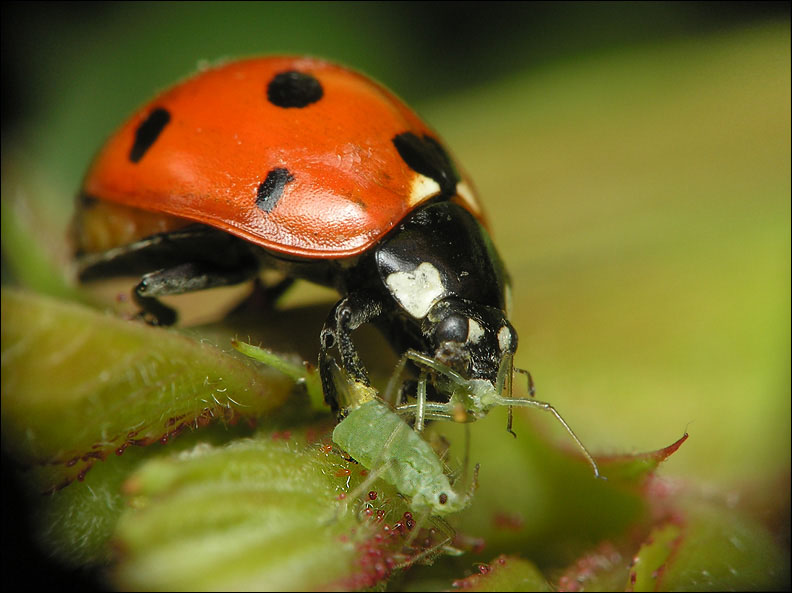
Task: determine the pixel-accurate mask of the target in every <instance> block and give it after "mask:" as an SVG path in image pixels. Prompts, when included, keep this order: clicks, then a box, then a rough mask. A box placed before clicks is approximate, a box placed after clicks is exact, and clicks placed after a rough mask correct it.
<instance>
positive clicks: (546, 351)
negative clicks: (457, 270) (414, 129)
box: [2, 2, 790, 564]
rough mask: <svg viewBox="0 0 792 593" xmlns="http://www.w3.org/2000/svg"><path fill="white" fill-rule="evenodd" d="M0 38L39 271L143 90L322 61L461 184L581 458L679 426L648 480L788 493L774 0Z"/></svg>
mask: <svg viewBox="0 0 792 593" xmlns="http://www.w3.org/2000/svg"><path fill="white" fill-rule="evenodd" d="M2 20H3V36H2V60H3V74H2V75H3V91H2V92H3V104H2V107H3V134H2V149H3V169H2V170H3V192H2V200H3V204H4V207H12V206H13V207H15V208H17V207H19V204H20V203H23V204H24V205H25V206H24V208H25V212H32V213H33V214H32V215H30V216H33V217H34V220H35V221H36V223H35V226H36V228H37V231H38V232H39V233H40V234H41V235H42V237H41V239H42V240H41V243H42V245H43V246H44V250H45V254H47V255H50V256H52V260H53V262H55V265H56V266H58V265H60V264H59V263H58V261H59V260H60V262H62V261H63V260H64V253H65V251H64V247H63V245H64V244H63V242H62V237H63V234H64V232H65V228H66V224H67V221H68V217H69V214H70V211H71V201H72V197H73V195H74V193H75V191H76V188H77V187H78V185H79V182H80V177H81V175H82V173H83V171H84V170H85V168H86V167H87V165H88V163H89V161H90V159H91V156H92V154H93V153H94V152H95V151H96V149H97V148H98V147H99V145H100V144H101V142H102V141H103V139H104V138H105V137H106V136H107V135H109V134H110V133H111V132H112V130H113V129H114V128H115V127H116V126H118V125H119V124H120V123H121V121H122V120H123V119H124V118H125V117H126V116H127V115H128V114H129V113H130V112H131V111H132V110H133V109H134V108H135V107H136V106H138V105H139V104H140V103H142V102H143V101H145V100H147V99H148V98H149V97H150V96H151V95H152V94H153V93H154V92H155V91H156V90H159V89H161V88H163V87H165V86H167V85H169V84H171V83H172V82H174V81H175V80H178V79H179V78H181V77H183V76H185V75H186V74H188V73H190V72H192V71H194V70H195V69H196V66H197V65H198V64H199V63H201V62H203V61H205V60H208V61H214V60H217V59H220V58H229V57H237V56H244V55H253V54H267V53H309V54H313V55H318V56H323V57H327V58H330V59H333V60H336V61H340V62H342V63H345V64H347V65H349V66H352V67H354V68H356V69H359V70H361V71H363V72H366V73H368V74H370V75H371V76H373V77H374V78H377V79H378V80H380V81H382V82H383V83H384V84H386V85H387V86H389V87H390V88H391V89H393V90H394V91H395V92H396V93H397V94H399V95H400V96H402V97H403V98H404V99H405V100H406V101H407V103H408V104H410V105H412V106H413V107H414V108H416V109H417V110H418V111H419V112H420V113H421V114H422V115H423V116H424V117H425V119H427V120H428V121H429V122H430V124H431V125H433V126H434V127H435V128H436V129H437V130H438V131H439V133H440V134H441V136H443V137H444V138H445V140H446V141H447V144H448V145H449V146H450V147H451V148H452V150H453V151H454V153H455V154H456V156H457V157H458V159H459V161H460V162H461V163H462V164H463V166H464V167H465V168H466V169H467V170H468V171H469V172H470V174H471V176H472V177H473V179H474V180H475V181H476V183H477V186H478V189H479V192H480V194H481V196H482V201H483V202H484V204H485V205H486V208H487V212H488V216H489V219H490V222H491V226H492V230H493V234H494V238H495V242H496V244H497V245H498V246H499V249H500V250H501V253H502V255H503V257H504V259H505V260H506V264H507V266H508V268H509V270H510V272H511V274H512V276H513V281H514V296H515V299H514V316H513V317H514V318H513V321H514V325H515V326H516V328H517V330H518V332H519V335H520V349H519V351H518V356H517V363H518V364H519V365H520V366H522V367H525V368H528V369H530V370H531V372H532V373H533V375H534V377H535V379H536V381H537V386H538V390H539V391H538V395H539V397H540V398H541V399H546V400H549V401H551V402H553V403H554V404H555V405H556V407H557V408H558V409H559V410H560V411H561V412H562V413H563V414H564V416H565V418H566V420H567V421H568V422H569V423H570V424H571V425H572V426H573V427H574V429H575V430H576V431H577V432H578V435H579V436H580V437H581V438H582V440H583V441H584V442H585V443H586V444H587V446H588V447H589V448H591V449H592V450H593V451H595V452H598V453H602V454H607V453H613V454H617V453H624V452H634V451H643V450H650V449H657V448H659V447H662V446H664V445H667V444H669V443H671V442H672V441H674V440H675V439H676V438H678V437H679V436H680V435H681V434H682V433H683V432H684V431H685V430H688V431H689V432H690V434H691V438H690V439H689V440H688V442H687V443H686V444H685V445H684V446H683V447H682V449H681V450H680V452H679V453H677V454H676V455H675V456H673V457H672V458H671V460H670V461H669V462H668V463H667V464H666V465H665V466H664V468H663V472H664V473H665V474H666V475H669V476H678V477H682V478H688V479H692V480H694V481H695V482H696V483H699V484H701V485H702V487H703V488H704V489H707V488H709V487H710V486H714V488H715V490H717V491H724V490H725V489H729V488H734V489H735V490H736V491H738V490H739V491H746V490H748V491H760V490H768V489H774V491H777V493H778V494H780V495H781V496H782V497H784V498H785V499H786V500H788V497H789V466H790V29H789V4H788V3H699V2H687V3H634V4H633V3H605V4H598V3H563V4H562V3H537V4H534V3H530V4H512V3H497V2H487V3H481V4H466V3H455V2H443V3H430V4H424V3H328V4H326V3H310V2H302V3H295V4H291V3H261V4H254V3H232V2H225V3H206V4H181V3H157V4H137V3H112V4H110V3H107V4H105V3H76V4H66V3H44V4H33V3H20V4H16V5H11V6H4V8H3V19H2ZM12 230H13V229H12ZM3 233H4V242H5V243H6V244H8V241H5V238H6V235H8V233H9V229H8V228H6V227H4V229H3ZM20 261H22V262H23V263H22V264H20V263H19V262H20ZM20 265H22V266H23V267H24V266H25V265H28V266H35V265H37V264H25V263H24V257H23V256H20V255H19V254H18V253H14V254H9V253H5V254H4V258H3V280H4V282H10V281H13V280H14V278H15V277H19V276H23V277H28V276H32V277H38V280H36V283H37V284H38V286H39V287H40V288H41V289H44V290H52V291H54V290H55V287H56V286H57V282H53V283H51V284H48V282H47V278H46V276H47V274H49V271H48V269H47V268H45V269H44V270H43V271H41V272H40V273H39V274H35V273H34V274H29V272H30V270H28V271H27V272H28V273H27V274H26V273H25V271H24V269H22V270H21V271H20V268H19V266H20ZM15 266H16V268H15ZM20 272H21V273H20ZM41 276H44V279H43V280H42V279H41ZM544 420H545V419H542V420H541V421H540V422H537V424H539V425H540V426H541V428H542V429H547V430H553V429H554V427H553V426H552V421H550V420H547V421H546V422H545V421H544ZM562 438H564V437H563V436H561V435H559V439H562ZM482 461H483V460H482ZM3 479H4V482H5V480H6V475H5V474H4V478H3ZM6 508H7V505H5V504H4V525H5V523H6V519H5V514H6ZM787 519H788V517H787ZM5 562H6V559H5V555H4V564H5Z"/></svg>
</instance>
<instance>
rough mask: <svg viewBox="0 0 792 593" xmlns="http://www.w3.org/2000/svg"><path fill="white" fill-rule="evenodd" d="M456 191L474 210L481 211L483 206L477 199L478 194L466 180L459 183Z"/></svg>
mask: <svg viewBox="0 0 792 593" xmlns="http://www.w3.org/2000/svg"><path fill="white" fill-rule="evenodd" d="M456 193H457V195H458V196H459V197H460V198H462V200H464V201H465V202H466V203H467V205H468V206H470V207H471V208H472V209H473V211H474V212H477V213H480V212H481V206H479V203H478V200H476V194H474V193H473V189H472V188H471V187H470V186H469V185H468V184H467V183H465V182H464V181H460V182H459V183H457V186H456Z"/></svg>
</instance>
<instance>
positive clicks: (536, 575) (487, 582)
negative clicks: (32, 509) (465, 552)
mask: <svg viewBox="0 0 792 593" xmlns="http://www.w3.org/2000/svg"><path fill="white" fill-rule="evenodd" d="M478 570H479V572H478V574H474V575H471V576H469V577H466V578H464V579H461V580H458V581H454V588H456V589H463V590H465V591H482V592H483V591H552V590H553V589H552V588H551V587H550V585H549V584H548V582H547V581H546V580H545V578H544V576H542V573H541V572H540V571H539V569H538V568H536V566H535V565H534V564H532V563H531V562H527V561H525V560H522V559H520V558H514V557H509V556H498V558H496V559H495V561H494V562H491V563H489V564H479V566H478Z"/></svg>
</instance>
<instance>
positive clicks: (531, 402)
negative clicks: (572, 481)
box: [499, 398, 605, 479]
mask: <svg viewBox="0 0 792 593" xmlns="http://www.w3.org/2000/svg"><path fill="white" fill-rule="evenodd" d="M499 403H500V404H502V405H506V406H523V407H533V408H539V409H540V410H544V411H546V412H550V413H551V414H552V415H553V416H555V418H556V420H558V421H559V422H560V423H561V426H563V427H564V429H565V430H566V431H567V432H568V433H569V436H571V437H572V439H573V440H574V441H575V443H576V444H577V446H578V448H579V449H580V450H581V451H582V452H583V455H584V456H585V457H586V459H587V460H588V462H589V464H590V465H591V467H592V469H593V470H594V477H595V478H601V479H605V478H604V477H603V476H602V475H600V471H599V467H598V466H597V462H596V461H594V457H592V455H591V453H589V451H588V449H586V447H585V446H584V445H583V443H582V442H581V440H580V439H579V438H578V436H577V435H576V434H575V431H573V430H572V427H570V426H569V424H567V423H566V420H564V418H563V417H562V416H561V414H559V413H558V410H556V409H555V408H554V407H553V406H552V405H551V404H549V403H547V402H543V401H538V400H535V399H519V398H500V402H499Z"/></svg>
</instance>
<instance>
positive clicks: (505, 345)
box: [498, 325, 511, 352]
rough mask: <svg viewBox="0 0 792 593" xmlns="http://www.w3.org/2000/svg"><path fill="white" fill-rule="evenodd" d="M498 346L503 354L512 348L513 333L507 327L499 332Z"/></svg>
mask: <svg viewBox="0 0 792 593" xmlns="http://www.w3.org/2000/svg"><path fill="white" fill-rule="evenodd" d="M498 346H500V349H501V352H506V351H507V350H508V349H509V348H510V347H511V331H509V328H508V327H507V326H505V325H504V326H503V327H502V328H500V331H499V332H498Z"/></svg>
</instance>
